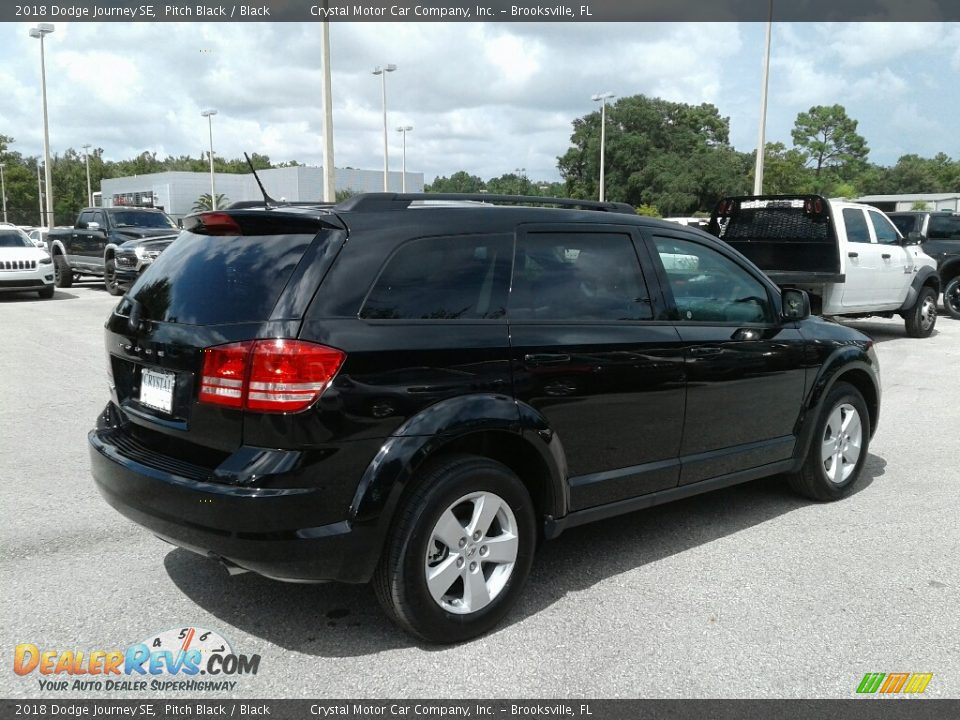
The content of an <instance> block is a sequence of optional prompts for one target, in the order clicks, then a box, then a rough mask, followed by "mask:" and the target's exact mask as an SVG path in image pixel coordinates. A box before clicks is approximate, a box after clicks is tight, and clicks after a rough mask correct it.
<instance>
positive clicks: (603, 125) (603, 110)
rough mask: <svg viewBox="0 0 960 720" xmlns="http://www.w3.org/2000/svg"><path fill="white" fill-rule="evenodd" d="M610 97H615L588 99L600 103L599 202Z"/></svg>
mask: <svg viewBox="0 0 960 720" xmlns="http://www.w3.org/2000/svg"><path fill="white" fill-rule="evenodd" d="M612 97H616V95H614V94H613V93H612V92H605V93H597V94H596V95H594V96H593V97H591V98H590V99H591V100H593V101H594V102H598V101H599V102H600V202H603V200H604V198H605V197H606V193H605V192H604V173H605V170H606V168H605V163H604V157H603V154H604V150H605V146H606V144H607V100H609V99H610V98H612Z"/></svg>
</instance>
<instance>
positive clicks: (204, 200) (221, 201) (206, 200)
mask: <svg viewBox="0 0 960 720" xmlns="http://www.w3.org/2000/svg"><path fill="white" fill-rule="evenodd" d="M229 203H230V198H228V197H227V196H226V195H224V194H223V193H217V208H223V207H225V206H226V205H228V204H229ZM192 209H193V212H206V211H208V210H213V203H211V202H210V193H204V194H203V195H201V196H200V197H198V198H197V199H196V201H195V202H194V203H193V208H192Z"/></svg>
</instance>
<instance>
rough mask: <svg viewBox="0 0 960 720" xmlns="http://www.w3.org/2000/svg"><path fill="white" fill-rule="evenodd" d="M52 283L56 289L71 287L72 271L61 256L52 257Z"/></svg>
mask: <svg viewBox="0 0 960 720" xmlns="http://www.w3.org/2000/svg"><path fill="white" fill-rule="evenodd" d="M53 282H54V285H56V286H57V287H58V288H68V287H71V286H72V285H73V271H72V270H71V269H70V265H68V264H67V259H66V258H65V257H64V256H63V255H54V256H53Z"/></svg>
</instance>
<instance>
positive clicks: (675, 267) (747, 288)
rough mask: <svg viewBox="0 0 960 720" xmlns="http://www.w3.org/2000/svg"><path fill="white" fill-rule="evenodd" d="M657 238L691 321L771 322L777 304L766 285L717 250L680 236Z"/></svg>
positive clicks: (680, 310)
mask: <svg viewBox="0 0 960 720" xmlns="http://www.w3.org/2000/svg"><path fill="white" fill-rule="evenodd" d="M654 242H655V244H656V246H657V252H658V254H659V255H660V261H661V262H662V263H663V269H664V270H665V271H666V274H667V282H668V284H669V285H670V290H671V292H672V293H673V300H674V303H675V304H676V306H677V317H678V318H679V320H681V321H688V322H730V323H748V322H767V321H769V320H770V319H771V318H772V317H773V308H772V306H771V304H770V298H769V296H768V294H767V289H766V287H764V286H763V284H762V283H761V282H760V281H759V280H757V279H756V278H755V277H753V275H751V274H750V273H748V272H747V271H746V270H744V269H743V268H742V267H740V266H739V265H737V264H736V263H735V262H733V261H732V260H730V259H728V258H726V257H725V256H724V255H722V254H720V253H719V252H717V251H716V250H712V249H711V248H708V247H706V246H704V245H700V244H699V243H694V242H689V241H687V240H678V239H676V238H666V237H655V238H654Z"/></svg>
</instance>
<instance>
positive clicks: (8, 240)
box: [0, 229, 33, 248]
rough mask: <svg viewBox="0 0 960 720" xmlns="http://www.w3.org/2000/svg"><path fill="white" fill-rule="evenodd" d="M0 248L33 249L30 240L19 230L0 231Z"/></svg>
mask: <svg viewBox="0 0 960 720" xmlns="http://www.w3.org/2000/svg"><path fill="white" fill-rule="evenodd" d="M0 247H4V248H22V247H33V243H32V242H30V238H28V237H27V236H26V235H24V234H23V233H22V232H20V231H19V230H6V229H4V230H0Z"/></svg>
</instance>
